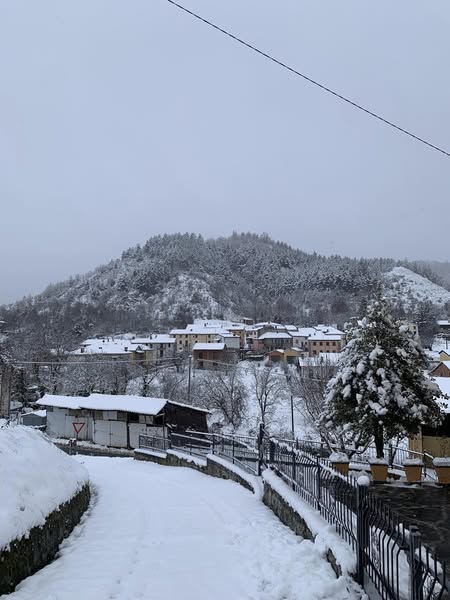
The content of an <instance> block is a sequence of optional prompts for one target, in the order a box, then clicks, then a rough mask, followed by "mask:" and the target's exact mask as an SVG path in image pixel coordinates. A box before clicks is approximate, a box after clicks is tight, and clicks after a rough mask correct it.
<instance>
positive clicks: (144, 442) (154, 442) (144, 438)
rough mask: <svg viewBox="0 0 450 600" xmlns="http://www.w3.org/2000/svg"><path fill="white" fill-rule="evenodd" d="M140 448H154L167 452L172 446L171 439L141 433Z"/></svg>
mask: <svg viewBox="0 0 450 600" xmlns="http://www.w3.org/2000/svg"><path fill="white" fill-rule="evenodd" d="M139 448H142V449H144V450H154V451H157V452H165V451H166V450H168V449H169V448H170V440H169V439H168V438H166V437H162V436H159V435H147V434H145V433H140V434H139Z"/></svg>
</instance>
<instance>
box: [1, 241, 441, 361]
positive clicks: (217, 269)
mask: <svg viewBox="0 0 450 600" xmlns="http://www.w3.org/2000/svg"><path fill="white" fill-rule="evenodd" d="M402 265H403V266H402V267H400V266H399V263H397V262H396V261H394V260H392V259H353V258H348V257H342V256H320V255H318V254H315V253H314V254H308V253H306V252H303V251H302V250H299V249H296V248H292V247H290V246H288V245H287V244H284V243H281V242H276V241H274V240H272V239H270V238H269V236H267V235H255V234H250V233H246V234H237V233H235V234H233V235H232V236H230V237H228V238H218V239H204V238H202V237H201V236H198V235H195V234H188V233H186V234H173V235H162V236H155V237H153V238H151V239H149V240H148V241H147V242H146V243H145V244H144V245H143V246H140V245H138V246H136V247H134V248H129V249H128V250H125V251H124V252H123V253H122V256H121V257H120V258H117V259H115V260H112V261H111V262H109V263H108V264H106V265H102V266H99V267H97V268H96V269H95V270H94V271H92V272H90V273H86V274H84V275H77V276H75V277H72V278H70V279H69V280H67V281H63V282H61V283H56V284H52V285H50V286H48V288H47V289H46V290H45V291H44V292H43V293H42V294H39V295H37V296H34V297H28V298H24V299H23V300H21V301H19V302H17V303H15V304H13V305H10V306H3V307H2V306H0V320H3V321H5V322H6V323H7V328H8V332H9V333H10V334H12V337H13V338H14V340H13V341H14V344H15V345H16V347H17V351H18V354H20V355H21V356H22V357H23V356H27V355H28V354H29V353H30V351H31V349H33V351H34V350H36V348H43V349H44V350H48V349H50V348H52V349H55V348H67V347H71V346H76V345H77V343H78V342H79V341H81V340H82V339H83V338H87V337H93V336H95V335H113V334H116V333H118V332H124V331H135V332H138V333H144V334H148V332H149V331H153V332H156V331H167V330H168V329H169V328H172V327H182V326H184V325H185V324H186V323H187V322H191V321H192V319H194V318H231V317H243V316H246V317H252V318H256V319H257V320H258V319H259V320H267V319H270V320H273V321H281V322H293V323H297V324H300V323H302V324H303V323H308V322H309V323H311V322H312V323H314V322H316V323H340V324H342V325H343V324H344V323H345V322H346V321H348V319H349V318H351V317H353V316H354V315H355V314H356V315H357V314H360V313H361V306H362V302H363V301H364V300H365V299H366V298H367V297H368V296H370V294H371V292H372V290H373V289H374V288H376V287H377V285H378V283H379V282H380V280H381V279H382V278H383V273H386V272H387V271H389V270H391V271H390V273H391V274H390V275H389V276H388V277H387V278H386V281H388V282H389V283H390V289H391V290H392V295H393V297H396V299H397V301H398V302H402V303H403V297H402V296H403V295H407V294H408V288H407V287H405V286H404V282H403V280H404V279H405V278H404V276H403V277H400V276H399V274H400V275H401V274H403V275H404V274H405V273H408V274H409V275H408V281H409V280H411V278H415V279H414V281H415V285H414V290H415V292H414V294H412V295H411V298H410V300H409V301H408V302H409V304H411V302H412V301H413V300H414V298H419V297H420V298H422V296H423V295H425V296H426V297H428V296H430V294H431V292H430V290H439V292H436V293H433V294H432V295H433V296H435V297H436V299H437V301H439V302H441V303H442V301H443V299H444V298H447V297H450V292H446V291H445V290H441V289H440V288H439V286H436V285H433V284H432V283H431V281H428V280H427V279H425V277H429V278H431V280H433V279H434V280H435V281H438V278H437V276H436V275H435V274H434V275H433V272H432V271H431V270H430V269H429V268H427V267H426V266H423V265H422V266H421V265H417V264H409V263H406V262H403V263H402ZM403 267H409V268H410V269H411V270H408V269H407V268H403ZM413 271H415V272H417V273H421V274H422V275H423V276H425V277H421V276H420V275H415V273H413ZM417 281H421V282H423V283H424V285H423V286H422V287H424V288H425V289H426V290H427V291H426V293H425V292H424V293H419V291H417V290H418V288H419V286H418V284H417ZM402 286H403V287H402ZM43 332H44V335H43ZM43 345H44V347H43Z"/></svg>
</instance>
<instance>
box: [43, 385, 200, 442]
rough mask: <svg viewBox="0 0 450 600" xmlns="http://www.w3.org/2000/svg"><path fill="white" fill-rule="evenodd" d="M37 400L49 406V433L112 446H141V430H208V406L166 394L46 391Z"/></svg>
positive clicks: (154, 432) (150, 432)
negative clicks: (131, 394) (197, 405)
mask: <svg viewBox="0 0 450 600" xmlns="http://www.w3.org/2000/svg"><path fill="white" fill-rule="evenodd" d="M36 404H37V405H38V406H41V407H44V408H45V409H46V410H47V433H48V435H49V436H50V437H53V438H66V439H68V438H74V437H78V439H80V440H85V441H90V442H93V443H94V444H98V445H101V446H109V447H113V448H138V447H139V435H140V434H148V435H159V436H164V435H167V433H168V431H169V430H170V431H175V432H183V431H186V429H189V428H192V429H196V430H198V431H207V422H206V417H207V414H208V411H207V410H205V409H202V408H198V407H194V406H190V405H186V404H181V403H178V402H173V401H171V400H166V399H164V398H144V397H142V396H119V395H117V396H116V395H111V394H91V395H90V396H88V397H81V396H55V395H51V394H46V395H45V396H44V397H43V398H41V399H40V400H39V401H38V402H37V403H36ZM77 431H78V433H76V432H77Z"/></svg>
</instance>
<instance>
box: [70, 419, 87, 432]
mask: <svg viewBox="0 0 450 600" xmlns="http://www.w3.org/2000/svg"><path fill="white" fill-rule="evenodd" d="M85 425H86V423H81V421H80V422H79V423H76V422H75V421H74V422H73V423H72V427H73V428H74V429H75V433H76V434H77V435H78V434H79V433H80V431H81V430H82V429H83V427H84V426H85Z"/></svg>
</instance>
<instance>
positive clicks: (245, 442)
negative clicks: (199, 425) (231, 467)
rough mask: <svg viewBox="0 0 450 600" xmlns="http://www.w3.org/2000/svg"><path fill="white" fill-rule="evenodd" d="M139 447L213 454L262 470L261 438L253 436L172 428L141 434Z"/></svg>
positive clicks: (253, 471) (247, 469) (197, 454)
mask: <svg viewBox="0 0 450 600" xmlns="http://www.w3.org/2000/svg"><path fill="white" fill-rule="evenodd" d="M139 448H145V449H148V450H153V451H167V450H177V451H179V452H184V453H186V454H190V455H195V456H200V457H206V456H207V455H208V454H213V455H216V456H220V457H222V458H224V459H225V460H227V461H229V462H231V463H233V464H237V465H238V466H240V467H241V468H242V469H244V470H245V471H247V472H248V473H252V474H258V473H260V460H259V459H260V455H259V445H258V440H257V439H256V438H253V437H251V436H243V435H224V434H218V433H207V432H203V431H191V430H188V431H185V432H184V433H173V432H172V433H170V434H169V435H168V437H167V438H163V437H159V436H151V435H146V434H141V435H140V436H139Z"/></svg>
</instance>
